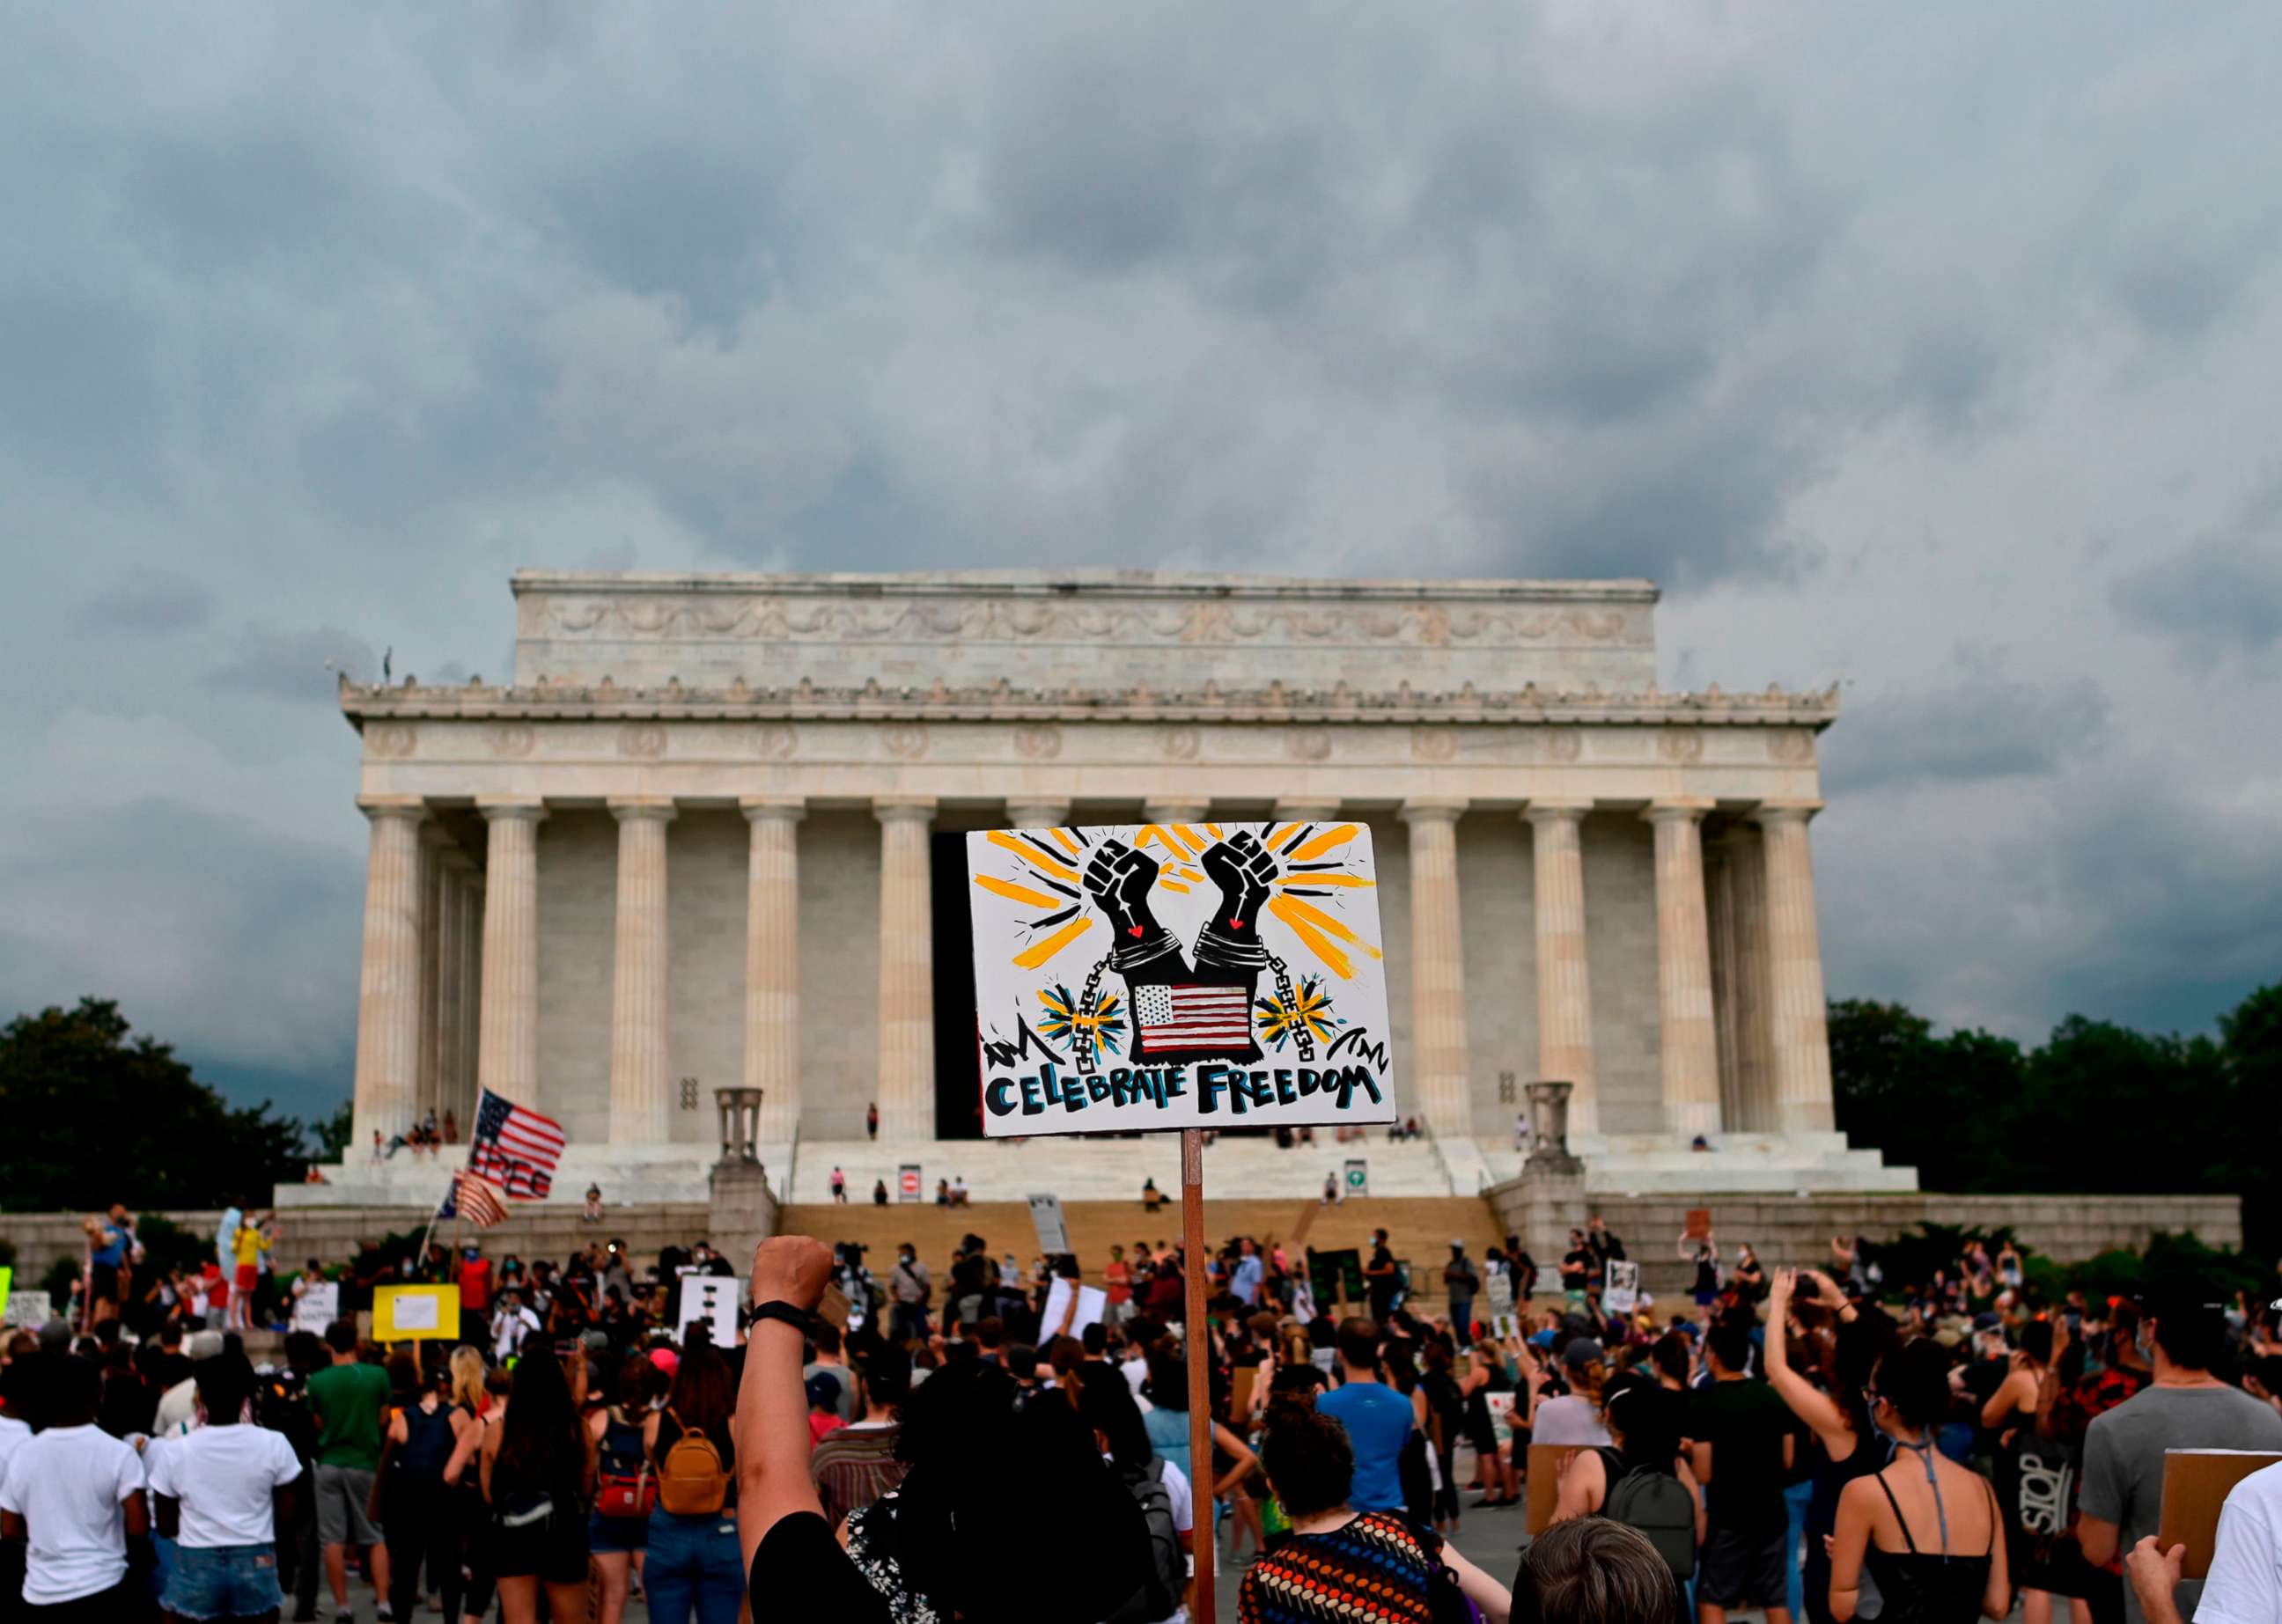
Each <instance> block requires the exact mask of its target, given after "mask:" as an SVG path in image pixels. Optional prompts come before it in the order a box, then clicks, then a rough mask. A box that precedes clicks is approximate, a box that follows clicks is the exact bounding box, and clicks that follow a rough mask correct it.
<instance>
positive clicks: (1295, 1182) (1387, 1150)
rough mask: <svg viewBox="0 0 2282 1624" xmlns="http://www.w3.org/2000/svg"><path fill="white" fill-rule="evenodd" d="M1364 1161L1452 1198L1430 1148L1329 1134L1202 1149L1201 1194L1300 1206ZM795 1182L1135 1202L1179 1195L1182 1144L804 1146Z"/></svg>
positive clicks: (1230, 1140)
mask: <svg viewBox="0 0 2282 1624" xmlns="http://www.w3.org/2000/svg"><path fill="white" fill-rule="evenodd" d="M1353 1157H1360V1158H1362V1160H1363V1161H1364V1162H1365V1164H1367V1167H1368V1172H1369V1179H1370V1194H1371V1195H1374V1196H1377V1195H1440V1196H1447V1195H1450V1194H1451V1193H1452V1179H1451V1175H1450V1172H1449V1171H1448V1168H1447V1166H1446V1165H1445V1163H1444V1160H1443V1156H1442V1153H1441V1151H1440V1149H1438V1148H1436V1146H1435V1145H1434V1144H1433V1143H1432V1142H1431V1141H1426V1140H1423V1139H1420V1140H1407V1141H1401V1142H1400V1143H1396V1142H1393V1141H1389V1140H1388V1139H1387V1138H1386V1137H1385V1133H1383V1132H1381V1133H1374V1134H1373V1135H1372V1136H1370V1138H1367V1139H1362V1140H1356V1141H1350V1142H1349V1143H1347V1144H1344V1145H1342V1144H1339V1143H1336V1142H1335V1141H1333V1140H1332V1138H1331V1131H1330V1130H1329V1129H1320V1130H1318V1131H1317V1135H1316V1142H1315V1143H1314V1144H1312V1145H1295V1146H1293V1147H1292V1148H1291V1149H1289V1150H1285V1149H1279V1148H1277V1144H1276V1141H1274V1140H1273V1139H1269V1138H1265V1137H1252V1136H1249V1135H1247V1136H1245V1137H1242V1138H1238V1137H1234V1136H1229V1137H1224V1138H1222V1139H1220V1140H1218V1141H1215V1143H1213V1144H1211V1145H1208V1146H1207V1147H1206V1148H1205V1193H1206V1195H1207V1196H1212V1195H1220V1194H1222V1193H1223V1192H1225V1193H1226V1194H1228V1195H1246V1196H1276V1197H1278V1198H1288V1199H1290V1200H1292V1201H1298V1200H1300V1198H1302V1197H1304V1196H1309V1195H1322V1194H1323V1179H1324V1178H1325V1177H1326V1176H1327V1175H1340V1174H1341V1173H1342V1170H1343V1168H1344V1165H1345V1164H1346V1163H1347V1161H1348V1160H1349V1159H1350V1158H1353ZM762 1159H763V1160H764V1161H766V1162H767V1163H768V1164H769V1167H770V1170H771V1172H770V1176H771V1179H772V1180H773V1179H774V1178H775V1170H776V1168H777V1166H778V1162H777V1160H776V1157H775V1156H774V1155H772V1152H771V1150H770V1148H767V1147H764V1148H763V1150H762ZM791 1161H792V1169H793V1172H792V1179H791V1182H790V1187H789V1189H788V1193H787V1197H786V1198H787V1199H788V1200H789V1201H792V1202H795V1203H829V1202H830V1201H831V1199H832V1170H833V1169H834V1167H838V1168H839V1169H841V1171H842V1172H844V1173H846V1174H847V1176H848V1199H849V1200H850V1202H865V1201H869V1200H870V1199H871V1196H872V1186H873V1181H874V1180H884V1181H885V1182H886V1184H887V1187H888V1191H889V1195H890V1196H893V1195H894V1194H895V1192H896V1188H897V1185H896V1175H897V1170H898V1169H899V1168H900V1167H901V1166H902V1165H903V1164H904V1163H907V1162H910V1163H917V1164H919V1169H920V1187H921V1189H922V1191H923V1192H924V1194H925V1196H926V1198H927V1199H928V1200H929V1201H932V1200H934V1199H935V1180H936V1179H966V1187H967V1192H968V1198H969V1199H970V1200H972V1201H975V1202H997V1201H1023V1200H1027V1199H1028V1197H1029V1196H1030V1195H1033V1194H1036V1193H1044V1192H1051V1193H1052V1194H1054V1195H1059V1196H1061V1197H1062V1199H1063V1200H1064V1201H1070V1200H1075V1199H1078V1198H1080V1197H1084V1198H1088V1199H1094V1200H1113V1201H1122V1200H1124V1199H1126V1198H1128V1197H1130V1198H1131V1199H1132V1200H1134V1201H1136V1202H1137V1201H1138V1200H1139V1199H1140V1196H1141V1182H1142V1180H1143V1179H1155V1180H1156V1181H1157V1187H1158V1188H1159V1189H1160V1190H1163V1191H1165V1192H1166V1193H1167V1194H1168V1195H1178V1194H1179V1192H1180V1187H1181V1141H1180V1136H1179V1135H1178V1134H1176V1133H1150V1134H1136V1135H1134V1136H1133V1137H1131V1138H1093V1137H1086V1138H1079V1137H1076V1136H1042V1137H1039V1138H1036V1139H992V1140H980V1139H970V1140H923V1141H918V1142H916V1143H912V1144H904V1145H891V1144H880V1143H874V1142H873V1141H868V1140H840V1141H834V1140H820V1141H819V1140H804V1141H802V1142H801V1144H800V1146H799V1147H798V1149H797V1151H796V1152H795V1153H793V1154H792V1156H791ZM1481 1188H1482V1185H1481V1183H1480V1181H1479V1176H1478V1177H1477V1178H1476V1179H1473V1180H1471V1181H1469V1182H1467V1183H1466V1184H1464V1185H1463V1186H1462V1187H1460V1192H1459V1193H1461V1194H1463V1195H1475V1194H1477V1193H1478V1192H1479V1190H1480V1189H1481Z"/></svg>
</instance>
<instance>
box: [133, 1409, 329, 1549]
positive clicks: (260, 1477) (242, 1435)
mask: <svg viewBox="0 0 2282 1624" xmlns="http://www.w3.org/2000/svg"><path fill="white" fill-rule="evenodd" d="M148 1459H149V1464H150V1467H151V1493H152V1494H159V1495H171V1496H174V1497H175V1499H177V1500H180V1501H181V1502H182V1535H181V1543H183V1544H185V1545H189V1546H191V1547H193V1548H195V1549H197V1550H200V1551H211V1550H213V1549H214V1548H216V1547H217V1546H221V1545H268V1544H274V1543H276V1538H277V1520H276V1507H275V1505H274V1503H273V1502H272V1501H271V1499H270V1496H271V1495H272V1494H273V1493H275V1492H276V1488H277V1486H278V1485H279V1484H280V1483H290V1482H291V1481H293V1480H294V1479H295V1478H297V1477H299V1476H300V1475H301V1463H300V1461H299V1459H297V1458H295V1457H294V1454H293V1446H292V1445H291V1444H290V1443H288V1442H285V1435H284V1434H283V1433H275V1432H271V1431H270V1430H269V1429H268V1427H248V1426H246V1425H245V1423H244V1422H242V1421H241V1422H239V1423H238V1424H237V1425H236V1426H234V1427H199V1428H198V1430H197V1431H195V1432H190V1433H185V1434H184V1435H182V1436H181V1437H179V1438H159V1439H154V1440H152V1442H151V1452H150V1455H149V1457H148Z"/></svg>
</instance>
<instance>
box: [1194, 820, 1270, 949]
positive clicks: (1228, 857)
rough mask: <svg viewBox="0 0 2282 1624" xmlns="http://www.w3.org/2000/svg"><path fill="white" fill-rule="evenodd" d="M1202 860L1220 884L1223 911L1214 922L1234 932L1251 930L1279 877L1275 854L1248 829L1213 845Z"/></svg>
mask: <svg viewBox="0 0 2282 1624" xmlns="http://www.w3.org/2000/svg"><path fill="white" fill-rule="evenodd" d="M1200 861H1201V862H1202V863H1203V866H1204V870H1205V873H1206V875H1207V877H1209V878H1210V879H1211V880H1212V882H1213V883H1214V884H1215V885H1218V886H1219V887H1220V914H1219V916H1218V917H1217V918H1216V919H1215V921H1214V923H1215V924H1221V925H1224V926H1226V927H1227V928H1228V929H1230V930H1231V931H1242V930H1248V929H1250V928H1251V927H1252V925H1253V924H1254V921H1255V920H1256V919H1257V917H1258V916H1259V913H1260V905H1261V903H1262V902H1265V901H1267V900H1268V887H1269V885H1271V884H1273V883H1274V881H1275V878H1276V859H1275V858H1274V856H1272V855H1270V854H1269V851H1268V848H1267V847H1264V846H1262V845H1261V844H1260V839H1259V837H1258V836H1256V835H1254V833H1253V832H1252V831H1250V830H1246V831H1244V832H1243V833H1241V834H1239V835H1238V836H1237V837H1236V838H1235V839H1232V840H1222V841H1221V842H1220V843H1219V844H1217V845H1215V846H1213V847H1209V848H1208V849H1207V851H1206V853H1205V855H1204V856H1203V857H1202V858H1201V859H1200Z"/></svg>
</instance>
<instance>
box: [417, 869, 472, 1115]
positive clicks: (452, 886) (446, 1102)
mask: <svg viewBox="0 0 2282 1624" xmlns="http://www.w3.org/2000/svg"><path fill="white" fill-rule="evenodd" d="M435 862H436V890H435V896H434V907H435V923H434V924H431V926H430V927H429V929H430V932H431V934H432V935H433V936H434V938H435V940H436V971H435V976H434V978H433V982H432V985H433V986H434V987H435V989H436V1008H435V1012H434V1015H433V1017H432V1018H431V1022H430V1025H429V1028H428V1035H427V1046H428V1053H429V1055H430V1056H431V1059H430V1061H429V1067H430V1070H431V1071H432V1072H433V1074H434V1079H435V1080H434V1083H433V1085H432V1087H431V1089H430V1090H429V1094H428V1098H427V1099H426V1101H425V1102H423V1107H422V1109H423V1112H424V1111H425V1110H427V1109H428V1108H429V1107H433V1108H434V1110H435V1112H436V1119H437V1121H438V1122H439V1123H440V1122H441V1121H442V1120H443V1119H444V1113H445V1111H446V1110H457V1109H458V1106H459V1098H460V1005H461V1001H462V997H463V996H464V994H465V992H466V989H465V987H464V986H462V975H463V973H464V972H463V970H462V963H463V961H464V960H465V958H466V956H467V951H468V948H467V941H466V939H465V938H464V937H462V935H461V933H460V932H461V926H462V924H464V923H465V919H466V916H465V912H464V910H463V909H462V907H461V903H460V893H461V890H462V887H463V886H464V885H466V883H467V882H466V878H465V877H464V876H463V874H462V868H463V867H464V865H465V863H466V862H467V859H466V858H464V857H462V855H460V849H459V847H456V846H454V845H452V844H451V843H450V842H448V841H446V843H445V844H444V845H443V846H441V847H439V848H438V850H437V852H436V856H435Z"/></svg>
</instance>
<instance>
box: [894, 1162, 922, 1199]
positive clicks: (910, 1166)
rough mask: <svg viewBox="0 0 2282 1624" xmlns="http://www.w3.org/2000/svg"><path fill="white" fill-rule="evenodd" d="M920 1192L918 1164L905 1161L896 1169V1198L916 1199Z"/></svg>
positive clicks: (918, 1197)
mask: <svg viewBox="0 0 2282 1624" xmlns="http://www.w3.org/2000/svg"><path fill="white" fill-rule="evenodd" d="M921 1194H922V1192H921V1190H920V1164H918V1163H917V1162H905V1163H904V1164H903V1165H902V1166H900V1167H898V1168H897V1170H896V1199H897V1201H917V1200H919V1199H920V1195H921Z"/></svg>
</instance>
